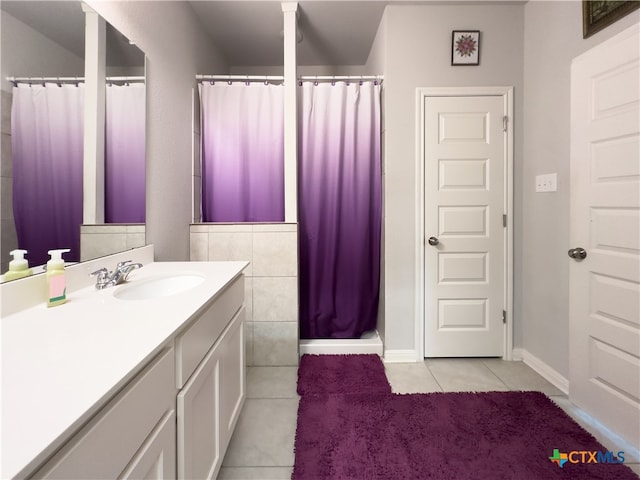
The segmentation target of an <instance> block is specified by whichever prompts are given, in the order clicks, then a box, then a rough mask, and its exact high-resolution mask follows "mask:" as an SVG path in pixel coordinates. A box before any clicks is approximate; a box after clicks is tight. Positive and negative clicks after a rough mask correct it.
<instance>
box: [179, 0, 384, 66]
mask: <svg viewBox="0 0 640 480" xmlns="http://www.w3.org/2000/svg"><path fill="white" fill-rule="evenodd" d="M189 3H190V4H191V8H192V9H193V10H194V11H195V12H196V14H197V16H198V18H199V19H200V21H201V23H202V25H203V26H204V28H205V29H206V30H207V32H208V33H209V35H210V36H211V38H212V40H213V43H214V44H215V45H216V46H217V48H218V49H219V50H220V51H221V52H222V54H223V55H224V56H225V57H226V58H227V59H228V61H229V64H230V65H232V66H263V65H282V63H283V46H282V41H283V40H282V28H283V15H282V9H281V6H280V2H279V1H265V0H263V1H237V0H236V1H190V2H189ZM387 3H389V2H385V1H344V0H342V1H335V0H334V1H326V0H325V1H318V0H315V1H313V0H311V1H300V2H299V4H298V12H299V16H298V28H299V31H300V32H301V33H302V41H301V42H300V43H299V44H298V49H297V56H298V63H299V64H300V65H363V64H364V63H365V62H366V60H367V56H368V54H369V50H370V48H371V44H372V42H373V39H374V38H375V35H376V32H377V29H378V25H379V23H380V19H381V18H382V14H383V12H384V8H385V6H386V4H387Z"/></svg>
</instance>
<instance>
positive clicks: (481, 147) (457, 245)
mask: <svg viewBox="0 0 640 480" xmlns="http://www.w3.org/2000/svg"><path fill="white" fill-rule="evenodd" d="M424 102H425V104H424V106H423V112H424V118H423V120H422V121H423V128H424V132H423V138H424V146H423V149H424V150H423V151H424V158H423V161H424V182H425V184H424V190H425V205H424V214H425V218H424V225H425V236H426V238H425V242H424V245H425V246H424V248H425V251H424V259H425V265H424V268H425V269H424V272H425V273H424V285H425V294H424V298H425V309H424V312H425V328H424V332H425V339H424V345H425V348H424V356H425V357H473V356H502V355H503V354H504V328H505V327H504V323H503V309H504V305H505V233H504V226H503V214H504V213H505V163H506V162H505V160H506V149H505V146H506V132H505V127H504V123H503V119H504V117H505V115H506V112H505V100H504V97H503V96H502V95H487V96H451V97H425V99H424Z"/></svg>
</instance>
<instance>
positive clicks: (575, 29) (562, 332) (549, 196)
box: [516, 1, 640, 378]
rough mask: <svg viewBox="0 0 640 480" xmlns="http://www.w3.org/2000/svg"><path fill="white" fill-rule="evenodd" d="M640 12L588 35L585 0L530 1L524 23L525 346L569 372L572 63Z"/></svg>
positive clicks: (520, 313)
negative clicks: (542, 184) (538, 182)
mask: <svg viewBox="0 0 640 480" xmlns="http://www.w3.org/2000/svg"><path fill="white" fill-rule="evenodd" d="M639 19H640V12H639V11H636V12H635V13H632V14H630V15H628V16H626V17H625V18H623V19H621V20H620V21H618V22H617V23H615V24H614V25H611V26H609V27H607V28H606V29H604V30H602V31H600V32H599V33H597V34H595V35H593V36H592V37H590V38H588V39H586V40H585V39H583V38H582V11H581V2H574V1H554V2H539V1H534V2H528V3H527V4H526V5H525V24H524V50H523V52H524V59H525V61H524V78H525V81H524V87H525V90H524V117H523V120H524V132H525V133H524V157H523V159H524V161H523V172H522V175H523V184H522V191H521V197H522V227H521V228H522V232H521V234H520V248H519V250H520V252H523V253H525V254H524V255H523V258H522V272H521V273H522V275H521V282H522V291H523V292H524V294H523V295H522V297H521V298H520V301H519V302H518V303H517V304H516V306H517V307H519V309H518V317H519V320H518V323H519V324H520V325H521V341H520V342H519V343H520V346H521V347H522V348H524V349H525V350H526V351H528V352H529V353H530V354H532V355H534V356H536V357H538V358H539V359H541V360H542V361H543V362H545V363H546V364H547V365H549V366H550V367H551V368H553V369H554V370H555V371H557V372H558V373H560V374H561V375H563V376H564V377H565V378H568V377H569V351H568V350H569V258H568V257H567V250H568V249H569V248H570V247H571V244H570V239H569V221H570V219H569V175H570V172H569V140H570V134H571V125H570V111H569V98H570V89H569V86H570V67H571V60H572V59H573V58H574V57H576V56H577V55H579V54H581V53H583V52H585V51H586V50H588V49H590V48H592V47H594V46H595V45H597V44H599V43H601V42H602V41H603V40H605V39H607V38H610V37H611V36H613V35H615V34H616V33H619V32H620V31H622V30H623V29H625V28H627V27H629V26H630V25H632V24H633V23H637V22H638V21H639ZM544 173H557V174H558V191H557V192H556V193H535V191H534V181H535V176H536V175H540V174H544Z"/></svg>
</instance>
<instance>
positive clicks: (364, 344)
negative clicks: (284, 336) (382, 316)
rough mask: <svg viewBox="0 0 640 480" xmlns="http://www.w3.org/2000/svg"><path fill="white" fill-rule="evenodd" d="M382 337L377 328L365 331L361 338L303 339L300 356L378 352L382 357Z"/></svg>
mask: <svg viewBox="0 0 640 480" xmlns="http://www.w3.org/2000/svg"><path fill="white" fill-rule="evenodd" d="M382 352H383V348H382V339H381V338H380V335H378V331H377V330H372V331H370V332H365V333H364V334H362V336H361V337H360V338H350V339H333V338H318V339H311V340H308V339H302V340H300V356H302V355H304V354H309V355H346V354H367V353H368V354H377V355H379V356H381V357H382Z"/></svg>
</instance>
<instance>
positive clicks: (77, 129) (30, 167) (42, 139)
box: [11, 83, 84, 265]
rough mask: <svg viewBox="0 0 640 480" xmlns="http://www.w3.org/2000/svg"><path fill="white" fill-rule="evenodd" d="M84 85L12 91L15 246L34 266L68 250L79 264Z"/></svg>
mask: <svg viewBox="0 0 640 480" xmlns="http://www.w3.org/2000/svg"><path fill="white" fill-rule="evenodd" d="M83 100H84V86H83V85H82V84H80V85H78V86H76V85H64V84H63V85H61V86H58V85H56V84H52V83H47V84H44V85H26V84H19V85H18V86H16V87H14V88H13V104H12V109H11V142H12V156H13V213H14V219H15V224H16V232H17V235H18V246H19V248H22V249H25V250H27V251H28V252H29V253H28V255H27V258H28V260H29V263H30V264H32V265H39V264H42V263H46V261H47V259H48V258H49V257H48V255H47V251H48V250H51V249H54V248H70V249H71V252H69V253H68V254H66V255H65V259H66V260H67V261H79V260H80V224H81V223H82V158H83V132H84V120H83V119H84V101H83Z"/></svg>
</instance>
